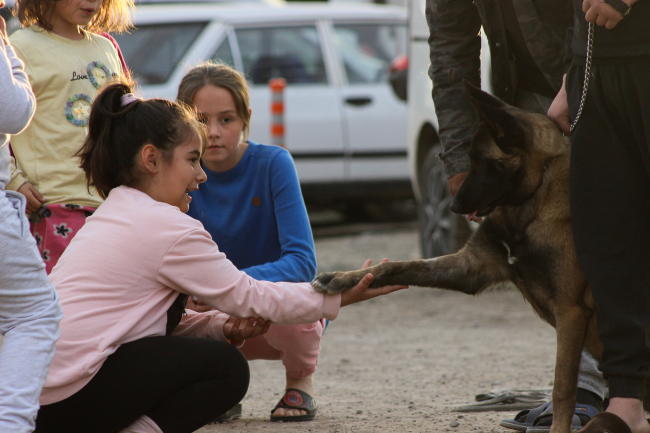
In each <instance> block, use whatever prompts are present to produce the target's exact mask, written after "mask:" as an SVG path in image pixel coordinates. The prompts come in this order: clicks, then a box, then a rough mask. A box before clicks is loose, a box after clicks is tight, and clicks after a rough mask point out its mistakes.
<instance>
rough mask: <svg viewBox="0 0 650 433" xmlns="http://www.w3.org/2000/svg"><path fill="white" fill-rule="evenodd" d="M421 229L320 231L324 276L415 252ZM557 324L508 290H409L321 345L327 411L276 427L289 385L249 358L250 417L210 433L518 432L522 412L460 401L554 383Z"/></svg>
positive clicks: (372, 304) (357, 316)
mask: <svg viewBox="0 0 650 433" xmlns="http://www.w3.org/2000/svg"><path fill="white" fill-rule="evenodd" d="M417 242H418V239H417V231H416V229H415V228H414V227H413V226H411V227H407V228H403V229H399V230H391V231H380V232H375V231H367V232H362V233H360V234H354V235H347V236H339V237H328V238H317V239H316V252H317V257H318V267H319V272H325V271H332V270H350V269H357V268H358V267H359V266H360V265H361V264H362V263H363V261H364V260H365V259H366V258H371V259H373V261H374V262H375V263H376V262H378V261H379V260H381V258H383V257H388V258H389V259H391V260H411V259H417V258H419V251H418V243H417ZM554 357H555V332H554V330H553V329H552V328H551V327H550V326H549V325H547V324H545V323H543V322H542V321H541V320H540V319H539V318H538V317H537V316H536V315H535V313H534V312H533V310H532V308H531V307H530V306H529V305H527V304H526V303H525V302H524V300H523V298H522V296H521V295H520V294H519V293H518V292H516V291H512V290H500V291H492V292H488V293H485V294H483V295H482V296H480V297H478V298H471V297H469V296H467V295H463V294H459V293H453V292H446V291H442V290H432V289H423V288H417V287H412V288H410V289H409V290H405V291H401V292H397V293H393V294H391V295H387V296H383V297H381V298H377V299H373V300H370V301H368V302H364V303H362V304H356V305H352V306H349V307H346V308H344V309H342V310H341V312H340V314H339V317H338V318H337V319H336V320H335V321H333V322H331V323H330V326H329V328H328V330H327V332H326V334H325V336H324V338H323V341H322V352H321V356H320V362H319V368H318V371H317V372H316V386H317V390H318V394H317V397H316V401H317V402H318V404H319V413H318V415H317V417H316V420H315V421H313V422H306V423H272V422H269V421H268V417H269V414H270V411H271V408H272V407H273V406H274V405H275V403H276V402H277V400H278V399H279V398H280V396H281V392H282V391H283V389H284V369H283V368H282V365H281V364H280V363H279V362H270V361H253V362H251V364H250V365H251V385H250V388H249V392H248V395H247V396H246V397H245V398H244V400H243V406H244V409H243V417H242V419H240V420H236V421H234V422H231V423H224V424H216V425H211V426H207V427H204V428H202V429H201V430H199V431H200V432H201V433H212V432H265V433H276V432H277V433H280V432H333V433H334V432H341V433H343V432H391V433H393V432H447V431H457V432H472V431H480V432H508V431H510V432H512V431H513V430H507V429H504V428H502V427H500V426H499V424H498V422H499V420H500V419H502V418H512V417H513V415H514V414H515V412H481V413H470V414H467V413H458V412H454V411H453V408H454V407H455V406H458V405H463V404H468V403H470V402H472V401H473V399H474V396H475V395H476V394H479V393H482V392H487V391H489V390H491V389H493V388H502V387H508V388H516V389H538V388H548V387H550V386H551V384H552V379H553V365H554Z"/></svg>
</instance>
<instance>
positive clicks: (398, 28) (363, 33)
mask: <svg viewBox="0 0 650 433" xmlns="http://www.w3.org/2000/svg"><path fill="white" fill-rule="evenodd" d="M334 43H335V45H336V47H337V49H338V51H339V55H340V57H341V61H342V62H343V65H344V67H345V73H346V75H347V77H348V83H351V84H356V83H380V82H384V81H387V80H388V66H389V65H390V63H391V62H392V61H393V59H395V58H396V57H397V56H400V55H403V54H406V26H405V25H400V24H337V25H334Z"/></svg>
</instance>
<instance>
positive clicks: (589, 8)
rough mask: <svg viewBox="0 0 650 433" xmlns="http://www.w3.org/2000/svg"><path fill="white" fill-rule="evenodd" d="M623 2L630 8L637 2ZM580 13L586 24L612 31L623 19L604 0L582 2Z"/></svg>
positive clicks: (635, 0) (632, 0)
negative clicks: (583, 16) (583, 15)
mask: <svg viewBox="0 0 650 433" xmlns="http://www.w3.org/2000/svg"><path fill="white" fill-rule="evenodd" d="M623 2H624V3H626V4H628V5H630V6H631V5H633V4H634V3H636V2H637V0H623ZM582 11H583V12H584V13H585V19H586V20H587V21H588V22H590V23H596V24H598V25H599V26H605V28H606V29H613V28H614V27H616V24H618V23H619V21H621V20H622V19H623V15H622V14H621V13H620V12H619V11H617V10H616V9H614V8H613V7H611V6H610V5H608V4H607V3H605V1H604V0H583V2H582ZM549 117H550V116H549Z"/></svg>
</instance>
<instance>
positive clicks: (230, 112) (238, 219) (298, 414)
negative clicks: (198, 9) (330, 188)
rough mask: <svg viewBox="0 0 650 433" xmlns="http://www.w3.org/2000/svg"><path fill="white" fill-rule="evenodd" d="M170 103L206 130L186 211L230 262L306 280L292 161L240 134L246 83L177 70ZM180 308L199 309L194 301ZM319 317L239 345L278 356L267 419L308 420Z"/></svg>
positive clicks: (301, 208) (307, 233) (218, 70)
mask: <svg viewBox="0 0 650 433" xmlns="http://www.w3.org/2000/svg"><path fill="white" fill-rule="evenodd" d="M178 101H180V102H183V103H185V104H188V105H190V106H193V107H195V108H196V110H197V112H198V114H199V119H201V120H202V121H203V122H204V123H205V125H206V126H207V130H208V138H209V143H208V147H207V149H206V150H205V152H204V153H203V156H202V163H203V168H204V170H205V172H206V174H207V178H208V179H207V181H206V182H205V183H204V184H202V185H201V188H200V189H199V190H198V191H194V192H193V193H192V194H191V196H192V204H191V205H190V210H189V212H188V215H190V216H192V217H194V218H196V219H198V220H199V221H201V222H202V223H203V225H204V227H205V229H206V230H207V231H208V232H209V233H210V234H211V235H212V238H213V240H214V241H215V242H216V243H217V245H219V249H220V250H221V251H222V252H224V253H225V254H226V256H228V258H229V259H230V260H231V261H232V262H233V264H234V265H235V266H237V268H239V269H240V270H242V271H244V272H246V273H247V274H248V275H250V276H251V277H253V278H255V279H259V280H266V281H273V282H277V281H289V282H304V281H311V280H312V279H313V278H314V277H315V273H316V255H315V251H314V241H313V238H312V233H311V227H310V225H309V220H308V218H307V211H306V209H305V203H304V201H303V199H302V194H301V192H300V185H299V183H298V176H297V174H296V169H295V166H294V164H293V160H292V158H291V156H290V154H289V152H287V151H286V150H285V149H282V148H280V147H277V146H267V145H264V144H258V143H255V142H253V141H250V140H247V135H248V128H249V125H250V116H251V110H250V108H249V106H248V105H249V102H248V101H249V97H248V89H247V86H246V81H245V80H244V78H243V77H242V75H241V74H240V73H239V72H237V71H236V70H234V69H232V68H231V67H229V66H226V65H215V64H209V63H208V64H203V65H200V66H197V67H195V68H194V69H192V70H191V71H189V72H188V73H187V75H185V77H184V78H183V80H182V81H181V84H180V86H179V89H178ZM188 308H190V309H194V310H197V311H205V310H207V309H209V308H210V307H207V306H206V305H205V304H203V303H202V302H201V301H198V300H190V301H189V303H188ZM324 327H325V323H324V321H319V322H315V323H311V324H308V325H293V326H276V325H271V327H270V329H269V331H268V332H267V333H266V334H264V335H260V336H259V337H256V338H253V339H250V340H247V341H246V344H245V345H244V346H243V347H242V348H241V350H242V352H243V353H244V355H246V358H247V359H249V360H253V359H274V360H277V359H279V360H282V363H283V364H284V366H285V369H286V380H287V381H286V384H287V385H286V391H285V394H284V396H283V397H282V398H281V399H280V402H279V403H278V404H277V406H276V407H275V408H274V409H273V411H272V412H271V421H309V420H313V419H314V417H315V415H316V411H317V407H316V403H315V402H314V398H313V397H314V395H315V388H314V379H313V375H314V372H315V371H316V364H317V363H318V354H319V352H320V339H321V336H322V334H323V330H324Z"/></svg>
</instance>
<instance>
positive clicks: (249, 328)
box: [223, 316, 271, 345]
mask: <svg viewBox="0 0 650 433" xmlns="http://www.w3.org/2000/svg"><path fill="white" fill-rule="evenodd" d="M270 326H271V321H270V320H266V321H265V320H264V319H262V318H261V317H260V318H257V319H256V318H254V317H251V318H249V319H244V320H242V319H238V318H237V317H233V316H230V318H229V319H228V320H227V321H226V323H224V325H223V335H224V336H225V337H226V338H227V339H228V340H230V342H231V343H232V344H235V345H236V344H237V343H238V342H241V341H243V340H247V339H249V338H254V337H257V336H260V335H262V334H265V333H266V331H268V330H269V327H270Z"/></svg>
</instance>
